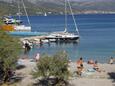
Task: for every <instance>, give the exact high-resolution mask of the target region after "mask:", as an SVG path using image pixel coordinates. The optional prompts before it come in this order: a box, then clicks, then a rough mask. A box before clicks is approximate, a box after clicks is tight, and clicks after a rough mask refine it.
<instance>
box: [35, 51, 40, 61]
mask: <svg viewBox="0 0 115 86" xmlns="http://www.w3.org/2000/svg"><path fill="white" fill-rule="evenodd" d="M39 59H40V54H39V53H37V54H36V56H35V61H36V62H38V60H39Z"/></svg>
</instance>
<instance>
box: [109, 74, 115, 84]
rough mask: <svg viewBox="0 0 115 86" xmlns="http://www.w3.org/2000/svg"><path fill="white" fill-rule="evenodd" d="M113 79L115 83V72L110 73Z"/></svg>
mask: <svg viewBox="0 0 115 86" xmlns="http://www.w3.org/2000/svg"><path fill="white" fill-rule="evenodd" d="M108 75H109V76H110V78H111V79H113V83H115V72H111V73H108Z"/></svg>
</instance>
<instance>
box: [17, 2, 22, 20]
mask: <svg viewBox="0 0 115 86" xmlns="http://www.w3.org/2000/svg"><path fill="white" fill-rule="evenodd" d="M17 4H18V16H19V20H20V14H21V12H20V0H18V1H17Z"/></svg>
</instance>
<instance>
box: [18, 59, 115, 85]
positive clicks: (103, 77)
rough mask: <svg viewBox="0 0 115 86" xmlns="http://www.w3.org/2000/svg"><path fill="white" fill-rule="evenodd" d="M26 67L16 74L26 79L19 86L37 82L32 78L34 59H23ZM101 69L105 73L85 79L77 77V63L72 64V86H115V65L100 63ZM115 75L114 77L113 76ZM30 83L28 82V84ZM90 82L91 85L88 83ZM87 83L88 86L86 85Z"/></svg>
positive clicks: (85, 77)
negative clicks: (114, 85) (114, 84)
mask: <svg viewBox="0 0 115 86" xmlns="http://www.w3.org/2000/svg"><path fill="white" fill-rule="evenodd" d="M21 60H22V62H23V63H24V65H25V68H23V69H20V70H16V73H19V74H22V75H24V78H23V79H22V80H21V82H19V83H17V86H21V85H22V86H28V85H29V86H31V85H32V84H33V83H35V82H36V80H35V79H33V78H32V75H31V73H32V71H33V70H34V68H35V67H36V62H34V61H33V59H21ZM84 67H85V68H86V69H87V68H88V65H87V63H84ZM99 67H100V68H101V69H103V70H105V71H102V72H91V73H87V74H88V75H84V76H83V77H77V76H76V75H75V74H74V72H75V71H76V69H77V67H76V63H75V62H70V63H69V68H70V72H71V73H72V76H71V77H70V78H69V80H68V81H69V82H70V84H72V85H74V86H92V85H91V84H95V85H94V86H103V85H104V86H113V82H112V81H113V80H114V79H115V77H114V72H115V64H112V65H111V64H107V63H106V64H105V63H104V64H101V63H99ZM112 75H113V76H112ZM26 81H28V82H26ZM88 82H90V83H88ZM84 83H86V84H84Z"/></svg>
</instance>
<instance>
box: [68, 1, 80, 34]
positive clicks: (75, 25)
mask: <svg viewBox="0 0 115 86" xmlns="http://www.w3.org/2000/svg"><path fill="white" fill-rule="evenodd" d="M67 2H68V4H69V8H70V11H71V14H72V18H73V21H74V24H75V28H76V31H77V33H78V35H79V31H78V27H77V24H76V21H75V17H74V13H73V11H72V8H71V4H70V1H69V0H67Z"/></svg>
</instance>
